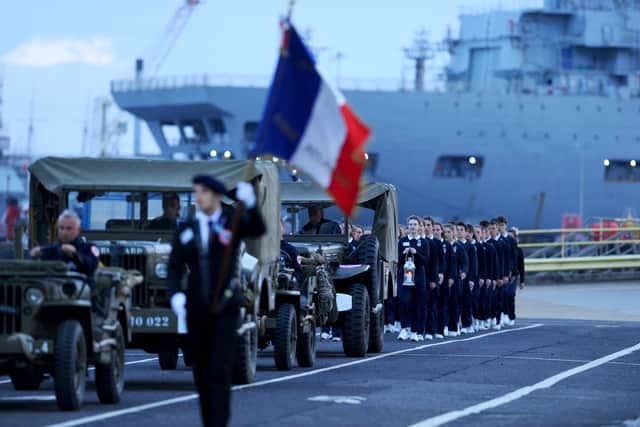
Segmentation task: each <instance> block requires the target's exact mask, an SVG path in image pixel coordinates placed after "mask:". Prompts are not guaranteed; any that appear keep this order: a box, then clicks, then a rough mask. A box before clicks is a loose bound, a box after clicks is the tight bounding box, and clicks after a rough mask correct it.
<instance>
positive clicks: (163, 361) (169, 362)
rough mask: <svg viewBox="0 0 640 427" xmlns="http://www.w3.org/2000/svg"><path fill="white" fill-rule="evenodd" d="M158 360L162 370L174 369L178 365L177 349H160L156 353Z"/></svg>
mask: <svg viewBox="0 0 640 427" xmlns="http://www.w3.org/2000/svg"><path fill="white" fill-rule="evenodd" d="M158 361H159V362H160V369H162V370H163V371H175V370H176V368H177V367H178V349H177V348H174V349H172V350H163V351H161V352H160V353H158Z"/></svg>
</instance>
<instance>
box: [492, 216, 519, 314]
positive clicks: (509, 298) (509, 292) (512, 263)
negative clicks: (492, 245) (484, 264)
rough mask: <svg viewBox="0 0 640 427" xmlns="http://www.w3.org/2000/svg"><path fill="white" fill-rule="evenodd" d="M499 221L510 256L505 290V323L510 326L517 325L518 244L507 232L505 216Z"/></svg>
mask: <svg viewBox="0 0 640 427" xmlns="http://www.w3.org/2000/svg"><path fill="white" fill-rule="evenodd" d="M496 219H497V221H498V231H499V232H500V236H501V238H502V239H503V242H504V243H505V246H506V248H507V251H508V255H509V273H510V274H509V283H507V285H506V286H505V290H504V295H505V296H504V300H505V304H504V309H503V312H504V323H506V324H507V325H509V326H513V325H515V301H516V288H517V287H518V284H517V281H516V279H517V275H518V243H517V242H516V240H515V239H514V238H513V237H512V236H511V235H510V234H509V233H508V232H507V225H508V222H509V221H508V220H507V218H506V217H504V216H499V217H498V218H496Z"/></svg>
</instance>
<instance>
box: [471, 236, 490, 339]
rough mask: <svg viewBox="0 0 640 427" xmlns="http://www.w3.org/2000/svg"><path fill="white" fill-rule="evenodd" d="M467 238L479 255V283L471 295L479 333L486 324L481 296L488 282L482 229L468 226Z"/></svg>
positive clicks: (474, 324)
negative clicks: (483, 324)
mask: <svg viewBox="0 0 640 427" xmlns="http://www.w3.org/2000/svg"><path fill="white" fill-rule="evenodd" d="M467 237H470V238H471V243H472V244H473V245H475V247H476V253H477V254H478V283H477V286H476V287H475V288H473V292H472V294H471V297H472V303H473V304H472V307H471V308H472V315H473V329H474V330H475V331H476V332H477V331H479V330H480V329H483V328H482V322H484V312H483V311H482V309H481V306H480V295H481V294H482V293H484V292H486V288H485V282H486V281H487V264H486V248H485V247H484V243H483V241H482V240H483V239H482V229H481V228H480V226H479V225H476V226H472V225H467Z"/></svg>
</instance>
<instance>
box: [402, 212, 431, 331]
mask: <svg viewBox="0 0 640 427" xmlns="http://www.w3.org/2000/svg"><path fill="white" fill-rule="evenodd" d="M407 227H408V231H409V234H408V236H406V237H403V238H402V239H400V241H399V242H398V254H399V255H400V260H399V263H398V283H399V284H400V291H399V292H400V323H401V324H402V330H401V331H400V334H398V339H399V340H400V341H406V340H407V339H411V341H414V342H417V341H420V339H421V338H422V339H424V332H425V331H424V329H425V327H426V312H427V310H426V301H427V277H426V268H425V266H426V264H427V263H428V262H429V244H428V243H427V242H426V241H425V240H423V239H422V238H421V237H420V236H419V235H418V230H419V227H420V218H418V217H417V216H415V215H412V216H410V217H409V218H408V219H407ZM409 257H412V258H413V262H414V264H415V271H414V274H413V283H414V286H404V285H402V283H403V282H404V265H405V263H406V261H407V259H408V258H409Z"/></svg>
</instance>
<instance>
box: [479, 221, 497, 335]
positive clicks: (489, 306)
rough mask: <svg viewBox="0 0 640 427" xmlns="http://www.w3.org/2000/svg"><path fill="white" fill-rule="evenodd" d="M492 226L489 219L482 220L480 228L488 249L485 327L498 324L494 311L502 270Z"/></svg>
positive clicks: (486, 254) (486, 257)
mask: <svg viewBox="0 0 640 427" xmlns="http://www.w3.org/2000/svg"><path fill="white" fill-rule="evenodd" d="M490 226H491V224H490V223H489V221H480V228H481V229H482V232H483V235H484V247H485V250H486V253H485V262H486V265H487V281H488V283H486V288H487V291H486V294H485V299H484V306H485V309H486V312H485V313H486V314H485V318H486V320H485V324H484V326H485V329H489V328H491V327H493V326H495V325H496V324H495V316H494V312H495V310H496V302H497V298H496V287H497V285H498V279H499V271H500V265H499V259H498V251H497V249H496V244H495V241H494V240H493V239H492V238H491V234H490V231H489V228H490ZM481 304H482V302H481Z"/></svg>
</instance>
